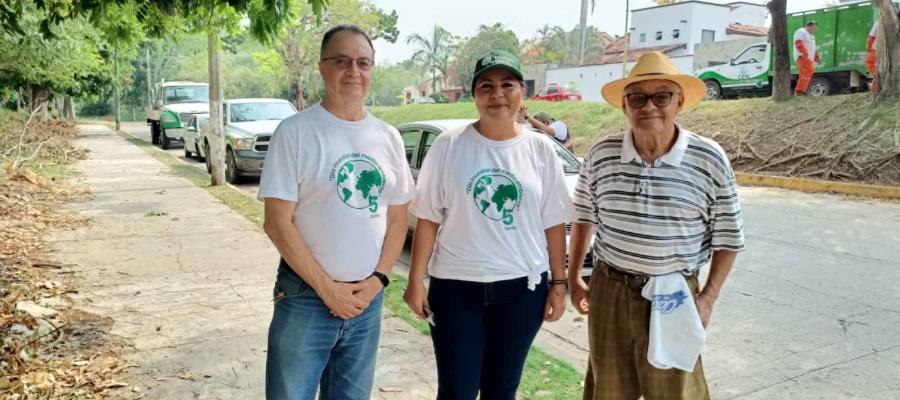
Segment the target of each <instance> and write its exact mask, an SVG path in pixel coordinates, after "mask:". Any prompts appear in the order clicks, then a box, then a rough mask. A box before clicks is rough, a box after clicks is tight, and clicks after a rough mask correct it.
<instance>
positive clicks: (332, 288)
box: [320, 282, 369, 320]
mask: <svg viewBox="0 0 900 400" xmlns="http://www.w3.org/2000/svg"><path fill="white" fill-rule="evenodd" d="M361 289H362V284H360V283H343V282H334V283H332V284H331V285H329V286H328V288H327V289H326V290H324V292H325V293H323V295H321V296H320V297H322V301H324V302H325V306H327V307H328V309H329V310H331V313H332V314H334V316H336V317H338V318H340V319H345V320H346V319H351V318H353V317H356V316H357V315H359V314H362V312H363V310H365V309H366V307H368V306H369V302H368V301H363V300H362V299H361V298H359V297H356V296H355V295H354V293H355V292H358V291H360V290H361Z"/></svg>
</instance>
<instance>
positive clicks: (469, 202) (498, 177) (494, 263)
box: [412, 125, 575, 289]
mask: <svg viewBox="0 0 900 400" xmlns="http://www.w3.org/2000/svg"><path fill="white" fill-rule="evenodd" d="M551 140H552V139H550V138H549V137H545V135H543V134H540V133H537V132H532V131H530V130H527V129H522V130H521V131H520V133H519V135H518V136H516V137H515V138H513V139H510V140H505V141H494V140H490V139H487V138H485V137H484V136H482V135H481V134H479V133H478V132H477V131H476V130H475V128H474V127H473V126H472V125H467V126H466V127H464V128H459V129H454V130H450V131H447V132H444V133H443V134H441V135H440V136H438V138H437V139H436V140H435V141H434V144H432V146H431V150H430V151H429V152H428V156H427V157H426V158H425V162H424V164H423V166H422V169H421V171H420V172H419V177H418V179H419V181H418V184H417V190H416V198H415V200H414V201H413V207H412V209H413V213H414V214H415V215H416V216H417V217H418V218H425V219H427V220H430V221H434V222H436V223H439V224H441V227H440V230H439V231H438V236H437V243H436V244H435V248H434V254H432V257H431V262H430V264H429V274H430V275H431V276H434V277H437V278H441V279H455V280H463V281H472V282H495V281H500V280H507V279H516V278H522V277H528V278H529V279H528V283H529V287H530V288H532V289H533V288H534V286H535V285H537V284H538V283H539V282H540V274H541V273H543V272H544V271H547V270H548V268H549V256H548V253H547V239H546V236H545V234H544V230H545V229H547V228H550V227H553V226H556V225H559V224H562V223H566V222H570V221H572V219H573V218H574V216H575V213H574V208H573V206H572V199H571V197H570V195H569V190H568V189H567V187H566V184H565V177H564V175H563V168H562V163H561V162H560V161H559V159H558V158H557V155H556V150H555V149H554V147H553V146H554V144H553V143H552V142H551Z"/></svg>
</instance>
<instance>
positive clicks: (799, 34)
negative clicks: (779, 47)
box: [794, 21, 822, 96]
mask: <svg viewBox="0 0 900 400" xmlns="http://www.w3.org/2000/svg"><path fill="white" fill-rule="evenodd" d="M816 27H817V25H816V21H809V22H807V23H806V26H804V27H802V28H800V29H797V31H796V32H794V60H796V62H797V69H799V70H800V79H799V80H797V87H796V88H795V89H794V96H802V95H805V94H806V88H807V87H808V86H809V81H810V80H812V76H813V73H815V72H816V67H815V65H814V64H813V61H814V60H815V62H816V63H817V64H818V63H819V62H821V61H822V59H821V58H820V57H819V52H818V51H816V37H815V34H816Z"/></svg>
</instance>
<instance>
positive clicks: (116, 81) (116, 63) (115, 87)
mask: <svg viewBox="0 0 900 400" xmlns="http://www.w3.org/2000/svg"><path fill="white" fill-rule="evenodd" d="M113 71H114V72H113V74H115V76H114V77H113V93H114V96H116V102H115V104H116V131H117V132H118V131H119V130H120V129H122V121H121V117H120V116H119V105H120V104H119V97H120V96H119V49H118V48H113Z"/></svg>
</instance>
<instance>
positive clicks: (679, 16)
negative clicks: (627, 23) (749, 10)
mask: <svg viewBox="0 0 900 400" xmlns="http://www.w3.org/2000/svg"><path fill="white" fill-rule="evenodd" d="M716 8H723V9H725V10H727V8H724V7H716ZM691 9H692V4H691V3H685V4H675V5H671V6H666V7H654V8H649V9H644V10H635V11H633V12H632V13H631V18H632V22H631V26H632V28H634V29H633V30H632V31H631V33H632V36H631V42H630V44H629V46H630V47H631V48H633V49H639V48H642V47H655V46H665V45H670V44H680V43H688V25H687V24H683V23H681V20H689V19H690V15H691ZM674 29H678V30H679V31H680V35H679V37H678V38H677V39H674V38H672V31H673V30H674ZM657 31H662V33H663V38H662V40H656V32H657ZM642 33H643V34H645V35H646V38H647V40H646V41H644V42H641V41H640V40H641V34H642Z"/></svg>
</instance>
